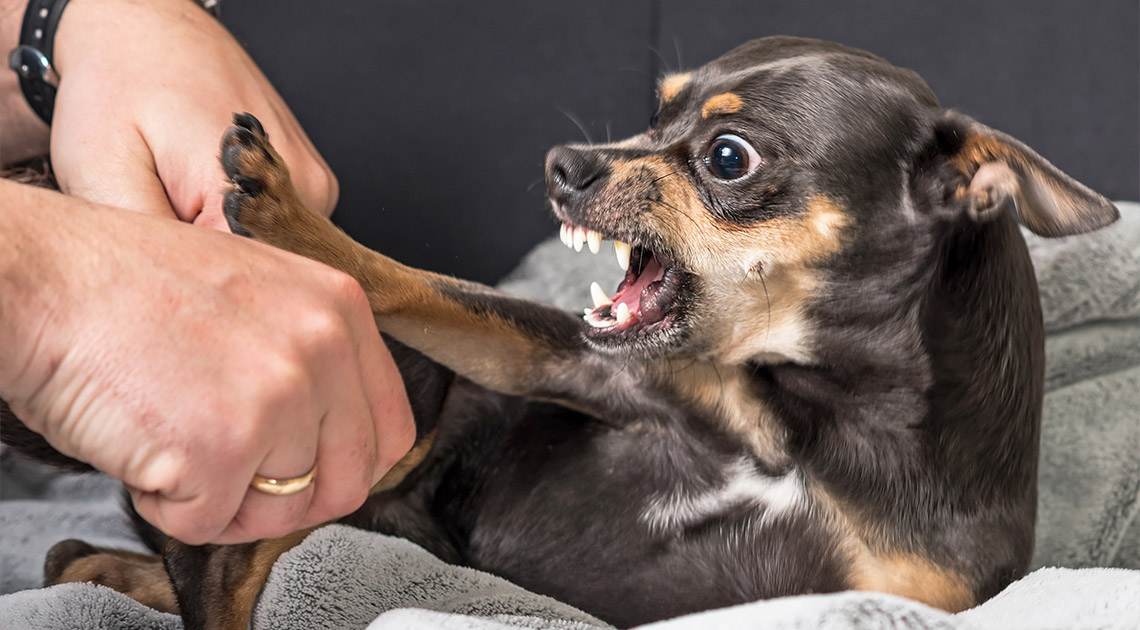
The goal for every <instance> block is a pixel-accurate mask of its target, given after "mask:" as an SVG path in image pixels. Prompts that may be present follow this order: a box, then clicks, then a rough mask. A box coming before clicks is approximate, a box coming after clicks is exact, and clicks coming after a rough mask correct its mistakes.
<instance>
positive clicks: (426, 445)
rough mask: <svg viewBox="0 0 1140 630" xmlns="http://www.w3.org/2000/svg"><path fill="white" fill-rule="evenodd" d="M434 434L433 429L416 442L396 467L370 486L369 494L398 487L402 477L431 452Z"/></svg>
mask: <svg viewBox="0 0 1140 630" xmlns="http://www.w3.org/2000/svg"><path fill="white" fill-rule="evenodd" d="M435 433H436V431H435V429H432V430H431V431H430V432H429V433H428V434H427V435H425V436H423V437H422V438H420V439H418V440H416V445H415V446H413V447H412V450H410V451H408V453H407V454H406V455H404V456H403V457H401V458H400V461H398V462H396V465H395V466H393V467H392V468H391V469H390V470H388V472H387V473H385V474H384V477H383V478H381V479H380V481H377V482H376V485H374V486H372V490H371V491H370V494H376V493H377V492H383V491H385V490H391V489H392V488H395V487H396V486H398V485H400V482H401V481H403V480H404V477H407V476H408V473H410V472H412V470H414V469H415V468H416V466H419V465H420V462H422V461H424V458H425V457H427V454H428V451H430V450H431V445H432V444H433V443H435Z"/></svg>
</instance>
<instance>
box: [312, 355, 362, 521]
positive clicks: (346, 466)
mask: <svg viewBox="0 0 1140 630" xmlns="http://www.w3.org/2000/svg"><path fill="white" fill-rule="evenodd" d="M353 363H355V361H353ZM354 367H355V366H354ZM333 396H334V398H333V401H334V407H333V408H332V409H331V410H330V412H329V415H328V416H327V417H326V418H325V422H323V423H322V424H321V435H320V441H319V443H318V453H317V458H318V460H319V461H320V462H321V472H320V474H319V475H318V476H317V479H316V482H315V486H316V488H315V495H314V497H313V501H312V503H311V504H310V506H309V511H308V513H306V514H305V516H304V518H303V519H302V525H301V527H310V526H313V525H319V524H321V523H326V522H328V521H331V520H334V519H336V518H339V517H341V516H344V515H346V514H349V513H351V512H353V511H355V510H357V509H358V508H359V507H360V506H361V505H362V504H363V503H364V500H365V499H367V498H368V490H369V489H370V488H371V487H372V484H371V479H372V468H373V466H374V464H373V463H374V462H375V461H376V446H377V445H376V434H375V431H374V430H373V427H372V422H371V417H370V415H369V411H368V406H367V405H366V404H365V402H364V395H363V392H362V391H361V390H360V383H359V379H354V378H348V379H345V380H344V381H342V384H341V386H340V387H339V388H338V391H335V392H334V393H333Z"/></svg>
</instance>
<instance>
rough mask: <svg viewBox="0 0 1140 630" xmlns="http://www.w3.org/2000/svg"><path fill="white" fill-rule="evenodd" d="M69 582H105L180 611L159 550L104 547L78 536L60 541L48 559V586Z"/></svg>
mask: <svg viewBox="0 0 1140 630" xmlns="http://www.w3.org/2000/svg"><path fill="white" fill-rule="evenodd" d="M67 582H91V583H93V584H101V585H103V586H107V587H110V588H113V589H115V590H116V591H119V592H120V593H122V594H124V595H126V596H127V597H130V598H131V599H133V600H135V601H137V602H140V603H142V604H143V605H145V606H149V607H151V608H154V609H155V610H160V611H162V612H168V613H174V614H178V601H177V599H176V598H175V596H174V588H173V587H172V586H171V584H170V580H169V579H168V578H167V575H166V569H165V568H164V567H163V566H162V556H159V555H157V554H143V553H135V552H132V551H120V550H117V549H104V548H101V547H94V546H92V545H89V544H87V543H85V542H83V541H81V540H74V539H72V540H65V541H62V542H58V543H56V544H55V545H52V548H51V549H50V550H49V551H48V554H47V557H46V558H45V559H44V586H54V585H56V584H64V583H67Z"/></svg>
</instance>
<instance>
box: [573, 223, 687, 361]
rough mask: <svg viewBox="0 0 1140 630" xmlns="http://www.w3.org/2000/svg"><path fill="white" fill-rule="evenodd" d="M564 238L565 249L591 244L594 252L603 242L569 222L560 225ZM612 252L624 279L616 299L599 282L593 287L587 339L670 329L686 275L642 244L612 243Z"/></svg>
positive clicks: (644, 334)
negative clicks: (592, 303)
mask: <svg viewBox="0 0 1140 630" xmlns="http://www.w3.org/2000/svg"><path fill="white" fill-rule="evenodd" d="M561 237H562V242H563V243H565V244H566V246H567V247H570V248H572V249H575V250H577V251H582V249H583V246H587V245H588V247H589V250H590V251H591V252H593V253H595V254H597V253H598V252H600V251H601V246H602V241H603V240H604V239H605V237H603V236H602V235H601V234H600V233H598V232H595V231H593V230H588V229H585V228H582V227H580V226H575V225H571V224H569V223H563V224H562V230H561ZM614 252H615V254H616V256H617V262H618V265H619V266H620V267H621V268H622V269H623V270H625V278H623V279H622V281H621V283H620V284H619V285H618V287H617V290H616V291H615V292H614V295H613V296H610V295H607V294H606V292H605V290H604V289H602V287H601V286H599V285H598V283H597V282H595V283H593V284H592V285H590V296H591V298H592V299H593V302H594V306H593V308H587V309H586V310H585V316H584V319H585V321H586V323H587V324H589V325H590V330H589V331H587V333H586V335H587V337H589V338H592V339H596V340H602V339H614V340H619V339H620V340H626V339H631V338H634V337H636V338H642V339H644V338H645V337H647V336H652V335H656V334H658V333H661V332H663V331H665V330H667V329H668V328H670V327H671V326H672V325H673V324H674V323H675V321H676V319H677V314H678V310H679V309H678V308H677V304H678V298H679V297H680V295H681V288H682V273H683V272H682V271H681V270H680V269H678V268H676V267H675V266H674V265H673V264H672V263H671V261H670V260H669V259H668V258H667V257H666V256H664V255H662V254H660V253H656V252H654V251H652V250H650V249H648V248H647V247H645V246H643V245H638V244H629V243H625V242H623V241H620V240H616V239H614Z"/></svg>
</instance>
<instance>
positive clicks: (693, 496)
mask: <svg viewBox="0 0 1140 630" xmlns="http://www.w3.org/2000/svg"><path fill="white" fill-rule="evenodd" d="M806 504H807V503H806V497H805V493H804V483H803V478H802V477H801V475H800V472H799V470H798V469H793V470H792V471H791V472H789V473H787V474H785V475H783V476H781V477H769V476H767V475H762V474H760V473H758V472H756V470H755V468H754V467H753V466H752V465H751V464H750V463H749V462H748V461H747V460H743V459H742V460H740V461H737V462H736V463H734V464H732V465H731V466H729V467H728V469H727V470H726V471H725V482H724V484H723V485H722V486H720V487H719V488H716V489H713V490H708V491H705V492H701V493H690V492H686V491H685V489H684V488H678V489H676V490H675V491H673V492H669V493H661V494H659V495H657V496H654V497H652V498H650V499H649V501H648V502H647V503H646V506H645V508H644V509H643V510H642V513H641V521H642V522H643V523H645V524H646V526H647V527H649V529H650V530H651V531H657V532H664V531H670V530H674V529H680V528H683V527H687V526H690V525H694V524H697V523H700V522H701V521H703V520H705V519H708V518H712V517H715V516H717V515H719V514H722V513H724V512H725V511H727V510H729V509H730V508H733V507H736V506H739V505H753V506H756V507H763V508H764V511H763V513H762V514H761V517H760V518H761V519H763V520H767V519H770V518H773V517H775V516H780V515H782V514H786V513H788V512H790V511H792V510H795V509H797V508H801V507H804V506H806Z"/></svg>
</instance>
